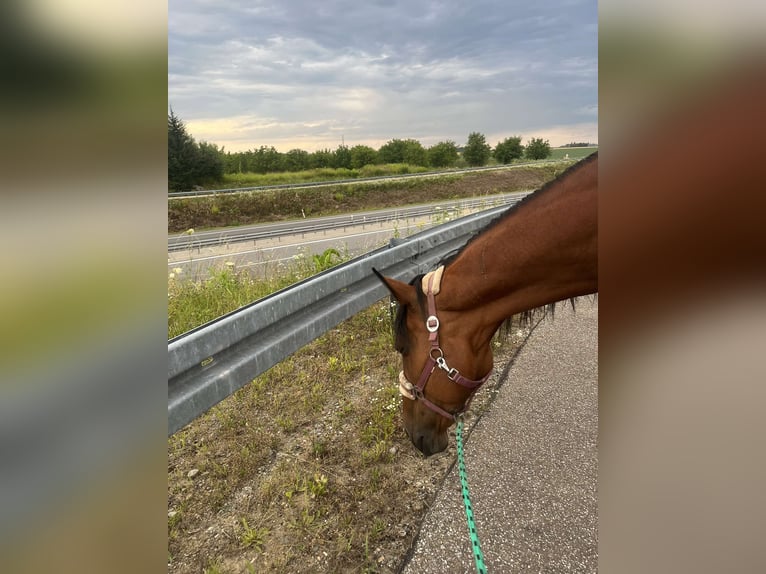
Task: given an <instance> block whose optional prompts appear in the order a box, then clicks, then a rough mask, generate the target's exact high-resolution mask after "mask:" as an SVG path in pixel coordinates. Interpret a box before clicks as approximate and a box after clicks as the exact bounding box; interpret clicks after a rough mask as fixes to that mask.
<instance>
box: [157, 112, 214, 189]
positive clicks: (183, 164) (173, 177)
mask: <svg viewBox="0 0 766 574" xmlns="http://www.w3.org/2000/svg"><path fill="white" fill-rule="evenodd" d="M222 154H223V150H219V149H218V146H216V145H215V144H211V143H207V142H201V143H199V144H198V143H197V142H195V141H194V138H193V137H191V136H190V135H189V134H188V133H187V132H186V126H185V125H184V123H183V122H182V121H181V120H180V119H179V118H178V116H176V115H175V114H174V113H173V110H170V113H169V114H168V189H170V190H171V191H189V190H190V189H192V188H193V187H194V186H195V185H201V184H210V183H217V182H220V181H221V180H222V179H223V171H224V169H223V158H222Z"/></svg>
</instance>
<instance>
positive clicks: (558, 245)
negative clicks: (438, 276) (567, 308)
mask: <svg viewBox="0 0 766 574" xmlns="http://www.w3.org/2000/svg"><path fill="white" fill-rule="evenodd" d="M597 162H598V160H597V159H594V160H591V161H589V162H587V164H585V165H582V166H580V167H579V169H578V168H575V170H574V171H572V172H571V174H568V175H565V176H564V177H562V178H561V179H560V180H556V181H555V182H553V183H552V184H551V185H550V186H549V187H547V188H545V189H544V190H542V191H541V192H538V193H537V194H535V195H534V196H532V197H530V198H529V199H528V200H525V201H524V202H523V203H521V204H519V206H518V207H517V208H516V209H515V210H514V211H513V212H512V213H509V214H508V215H506V216H505V217H503V219H502V220H500V221H499V222H498V223H496V224H495V225H493V226H492V227H490V228H489V229H487V230H486V231H485V232H484V233H482V234H481V235H479V236H478V237H477V238H476V239H474V240H473V241H472V242H470V243H469V244H468V245H467V246H466V247H465V248H464V249H463V251H461V253H460V254H459V255H458V257H457V258H456V259H455V260H454V261H453V262H452V263H450V264H449V265H448V266H447V267H446V268H445V271H444V279H443V283H442V286H443V287H442V295H441V296H440V299H441V301H440V302H439V305H440V306H441V307H442V308H443V309H445V310H448V311H451V312H458V313H460V314H461V315H462V316H464V317H465V316H466V314H467V316H468V317H471V318H473V324H474V330H475V333H476V337H477V338H478V340H477V343H476V344H477V345H479V344H486V342H487V341H488V340H489V338H491V336H492V334H494V332H495V331H496V330H497V328H498V327H499V326H500V324H501V323H502V322H503V321H504V320H505V319H507V318H508V317H511V316H512V315H514V314H516V313H520V312H523V311H527V310H530V309H534V308H536V307H540V306H542V305H546V304H549V303H553V302H555V301H560V300H563V299H568V298H571V297H576V296H579V295H585V294H588V293H594V292H596V291H597V283H598V270H597V267H598V266H597V239H598V229H597V187H598V175H597V174H598V163H597ZM463 324H464V325H465V324H466V323H465V322H464V323H463Z"/></svg>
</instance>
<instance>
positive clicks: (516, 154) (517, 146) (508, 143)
mask: <svg viewBox="0 0 766 574" xmlns="http://www.w3.org/2000/svg"><path fill="white" fill-rule="evenodd" d="M492 155H493V156H494V158H495V159H496V160H497V161H498V162H499V163H504V164H505V163H511V162H512V161H513V160H515V159H520V158H521V157H522V156H523V155H524V146H523V145H521V136H514V137H510V138H505V139H504V140H503V141H501V142H500V143H498V144H497V145H496V146H495V150H494V151H493V152H492Z"/></svg>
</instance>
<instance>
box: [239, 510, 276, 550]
mask: <svg viewBox="0 0 766 574" xmlns="http://www.w3.org/2000/svg"><path fill="white" fill-rule="evenodd" d="M241 522H242V533H241V534H240V535H239V540H240V542H241V543H242V547H243V548H255V549H256V550H257V551H259V552H260V551H262V550H263V545H264V543H265V542H266V537H267V536H268V535H269V529H268V528H265V527H261V528H251V527H250V525H249V524H248V523H247V519H245V518H243V519H242V520H241Z"/></svg>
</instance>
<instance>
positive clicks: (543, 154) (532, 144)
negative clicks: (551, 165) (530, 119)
mask: <svg viewBox="0 0 766 574" xmlns="http://www.w3.org/2000/svg"><path fill="white" fill-rule="evenodd" d="M550 155H551V144H550V143H548V140H543V138H532V139H531V140H529V143H528V144H527V146H526V147H525V148H524V157H526V158H527V159H545V158H547V157H548V156H550Z"/></svg>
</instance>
